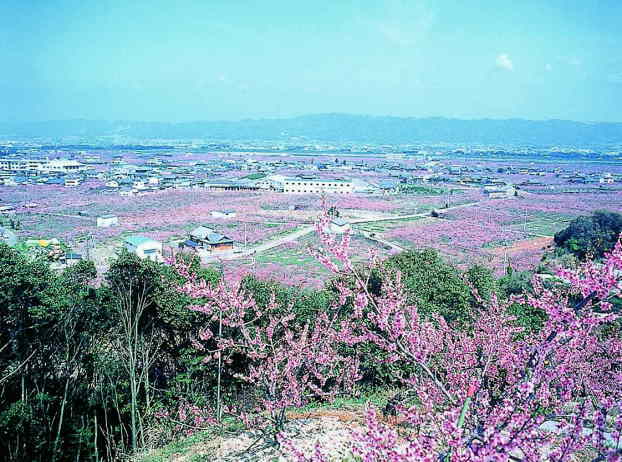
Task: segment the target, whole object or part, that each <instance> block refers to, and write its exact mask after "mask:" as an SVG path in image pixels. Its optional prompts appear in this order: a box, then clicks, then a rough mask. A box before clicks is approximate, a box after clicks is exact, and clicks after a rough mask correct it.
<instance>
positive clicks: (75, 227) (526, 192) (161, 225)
mask: <svg viewBox="0 0 622 462" xmlns="http://www.w3.org/2000/svg"><path fill="white" fill-rule="evenodd" d="M266 158H270V157H269V156H267V157H266ZM188 159H194V158H193V157H192V156H189V157H188V158H186V157H183V158H181V159H179V161H187V160H188ZM194 160H195V161H196V159H194ZM368 160H370V159H369V158H368ZM302 161H303V162H307V161H310V160H305V159H304V158H303V160H302ZM371 162H372V163H373V160H371ZM455 163H456V164H457V165H458V166H460V165H462V164H464V165H466V166H469V165H471V164H468V163H462V164H461V162H460V161H459V160H457V161H455ZM403 164H404V166H405V167H409V168H412V167H414V166H415V164H413V163H412V162H411V161H409V160H405V161H404V162H403ZM500 165H504V166H505V167H507V166H508V165H510V166H511V165H514V166H515V167H516V168H521V165H524V164H520V163H517V162H509V163H507V164H503V163H501V162H497V163H490V164H489V169H494V168H497V167H498V166H500ZM529 165H533V164H532V163H530V164H529ZM568 165H569V166H571V165H572V164H568ZM471 166H472V165H471ZM478 168H481V167H479V164H478ZM550 168H553V166H550ZM586 168H587V167H586ZM587 169H588V170H590V169H592V170H594V171H598V170H599V169H600V170H603V169H607V170H608V171H613V172H618V171H620V166H618V165H611V166H604V167H603V166H602V165H591V166H589V168H587ZM282 173H286V174H289V175H294V174H301V173H304V171H303V170H295V169H291V170H287V169H285V170H284V171H283V172H282ZM249 175H250V177H252V178H254V177H253V174H248V173H243V172H237V171H231V172H229V173H228V176H227V178H230V179H235V178H244V177H249ZM348 175H349V176H350V177H351V178H354V179H357V181H359V180H360V181H367V182H372V183H373V182H374V181H376V182H377V181H379V179H381V178H382V175H381V174H379V173H377V172H368V171H365V172H357V173H356V174H352V173H349V174H348ZM255 176H256V177H257V179H259V178H263V177H264V176H265V175H260V174H256V175H255ZM497 176H498V177H499V179H500V180H502V181H506V182H510V183H520V182H525V181H532V182H533V180H532V178H533V177H532V176H530V175H526V174H516V173H511V174H510V173H498V174H497ZM537 178H538V180H537V182H538V184H539V186H529V187H526V188H523V189H522V190H520V193H519V194H518V195H517V196H515V197H507V198H503V199H490V198H488V197H487V196H486V195H485V194H484V193H483V190H482V188H480V187H475V186H470V185H453V184H452V185H448V184H443V183H441V184H434V185H425V186H421V185H418V186H415V185H411V186H409V187H405V188H403V190H400V191H397V192H396V191H393V192H392V193H379V192H376V193H356V194H352V195H327V196H325V197H323V198H322V197H319V196H318V195H314V194H302V195H288V194H284V193H278V192H272V191H225V192H214V191H210V190H206V189H196V188H192V189H191V188H177V189H167V190H160V191H155V192H150V193H148V194H139V195H135V196H132V197H121V196H119V195H118V194H103V193H102V192H101V190H102V186H103V182H102V181H100V180H96V179H91V180H89V181H87V182H85V183H83V184H82V185H81V186H79V187H77V188H66V187H62V186H50V185H29V186H26V185H21V186H2V187H0V204H12V205H15V206H16V209H17V210H16V214H15V220H17V221H18V222H19V223H18V225H17V229H16V231H15V232H16V234H17V235H18V237H19V238H21V239H51V238H57V239H59V240H60V241H62V242H63V243H65V244H66V245H67V246H68V247H69V248H72V249H73V250H74V251H76V252H81V253H88V254H89V256H90V257H91V258H95V260H96V263H97V267H98V268H100V269H105V267H106V265H107V262H108V260H109V258H110V257H112V256H113V255H114V254H115V252H116V249H118V248H120V247H121V246H122V244H123V240H124V238H126V237H127V236H128V235H130V234H140V235H144V236H147V237H150V238H153V239H156V240H159V241H161V242H162V243H163V244H164V248H165V250H166V249H169V251H171V250H172V249H176V248H177V246H178V242H179V241H183V240H185V239H187V238H188V234H189V232H190V231H191V230H192V229H193V228H195V227H196V226H199V225H204V226H208V227H210V228H212V229H214V230H215V231H217V232H219V233H221V234H224V235H225V236H228V237H229V238H231V239H233V241H234V242H235V246H236V248H238V249H242V250H243V251H245V252H246V253H244V254H243V255H238V256H229V258H225V261H224V262H220V263H218V264H219V265H221V266H222V267H223V269H225V272H226V273H228V274H234V273H236V272H255V273H257V275H258V276H259V277H263V278H276V279H279V280H282V281H283V282H286V283H289V284H295V285H313V286H318V285H321V281H322V280H323V278H324V277H326V271H325V270H324V269H323V268H322V266H321V265H319V264H318V263H317V262H315V260H314V259H313V258H312V257H311V256H310V255H309V252H308V249H307V247H308V246H309V245H314V237H313V235H312V234H304V233H303V235H304V236H303V237H301V238H300V239H293V240H288V239H287V236H288V235H290V234H291V233H294V232H296V231H298V230H304V229H305V228H307V229H308V228H309V227H310V226H312V225H313V223H314V222H315V220H316V219H317V217H318V216H319V214H320V213H321V211H322V208H323V207H326V208H330V207H334V208H335V209H336V210H337V211H338V213H339V217H340V218H342V219H345V220H347V221H351V222H352V223H353V224H352V231H351V233H352V246H353V249H352V250H353V255H355V257H356V259H361V260H362V259H365V258H366V257H367V253H368V252H369V250H372V249H373V250H375V251H377V252H380V253H381V254H383V255H388V253H389V250H387V249H393V250H392V251H396V250H399V249H405V250H407V249H415V248H425V247H431V248H435V249H437V250H438V251H439V252H441V253H442V254H443V255H444V256H445V257H447V258H448V259H450V260H451V261H453V262H454V263H456V264H458V265H469V264H473V263H480V264H484V265H486V266H489V267H491V268H493V269H495V270H496V271H501V270H502V269H503V268H504V266H505V265H507V264H508V263H509V264H512V266H513V267H515V268H517V269H527V268H530V267H532V266H533V265H535V264H537V262H538V261H539V259H540V257H541V255H542V253H543V252H544V250H545V248H546V246H547V245H549V244H550V242H551V238H552V236H553V235H554V234H555V233H556V232H558V231H559V230H561V229H563V228H564V227H565V226H567V224H568V222H569V221H571V220H572V219H573V218H575V217H577V216H579V215H584V214H589V213H590V212H592V211H594V210H599V209H607V210H612V211H622V191H621V190H620V188H619V187H617V186H615V185H612V186H608V187H606V188H602V187H598V188H597V187H593V186H592V187H577V186H574V185H572V184H569V183H568V182H567V180H565V179H563V178H561V177H560V176H559V175H553V174H546V175H545V176H539V177H537ZM568 191H571V192H568ZM26 204H29V205H30V207H28V208H27V207H24V206H25V205H26ZM217 210H229V211H232V212H234V216H231V217H229V218H217V217H214V216H212V213H211V212H214V211H217ZM433 211H435V212H434V216H432V212H433ZM105 214H114V215H117V216H118V218H119V225H118V226H114V227H110V228H98V227H97V226H96V218H97V217H98V216H100V215H105ZM400 217H404V218H400ZM3 219H4V220H5V221H6V220H7V218H6V217H4V218H3ZM280 240H282V242H280ZM271 242H275V243H277V245H276V246H275V247H271V246H268V247H267V248H268V250H265V251H261V252H259V253H257V254H256V255H252V257H251V256H250V255H249V254H248V252H247V251H250V250H252V249H253V248H254V247H255V246H260V245H263V244H269V243H271Z"/></svg>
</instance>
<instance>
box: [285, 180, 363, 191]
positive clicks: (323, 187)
mask: <svg viewBox="0 0 622 462" xmlns="http://www.w3.org/2000/svg"><path fill="white" fill-rule="evenodd" d="M352 190H353V188H352V181H350V180H338V179H334V180H324V179H316V178H313V179H305V178H286V179H285V180H284V181H283V192H285V193H290V194H322V193H327V194H352Z"/></svg>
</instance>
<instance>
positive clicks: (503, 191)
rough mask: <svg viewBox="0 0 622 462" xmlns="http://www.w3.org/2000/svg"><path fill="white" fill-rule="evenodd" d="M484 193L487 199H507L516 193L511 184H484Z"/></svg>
mask: <svg viewBox="0 0 622 462" xmlns="http://www.w3.org/2000/svg"><path fill="white" fill-rule="evenodd" d="M484 194H485V195H486V196H488V198H489V199H507V198H509V197H513V196H514V195H515V194H516V189H515V188H514V187H513V186H509V185H505V186H486V187H484Z"/></svg>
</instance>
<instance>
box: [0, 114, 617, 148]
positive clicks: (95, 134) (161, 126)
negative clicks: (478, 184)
mask: <svg viewBox="0 0 622 462" xmlns="http://www.w3.org/2000/svg"><path fill="white" fill-rule="evenodd" d="M37 138H39V139H48V140H49V139H56V140H61V139H68V138H73V139H75V138H79V139H84V140H87V139H95V138H111V139H126V140H127V139H133V140H147V139H154V140H189V139H203V140H221V141H222V140H239V141H250V140H257V141H286V142H296V143H302V142H305V141H306V142H310V141H320V142H332V143H348V142H352V143H373V144H418V143H441V142H446V143H457V144H462V143H464V144H488V145H490V144H500V145H532V146H605V145H616V144H622V123H605V122H602V123H601V122H599V123H585V122H573V121H568V120H546V121H542V120H523V119H504V120H501V119H478V120H463V119H446V118H442V117H434V118H410V117H409V118H407V117H385V116H364V115H348V114H317V115H307V116H300V117H292V118H287V119H246V120H240V121H235V122H210V121H206V122H183V123H165V122H128V121H115V122H110V121H99V120H63V121H49V122H20V123H15V122H0V139H37Z"/></svg>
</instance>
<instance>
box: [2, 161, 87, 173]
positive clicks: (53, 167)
mask: <svg viewBox="0 0 622 462" xmlns="http://www.w3.org/2000/svg"><path fill="white" fill-rule="evenodd" d="M88 168H89V167H88V166H86V165H84V164H82V163H80V162H78V161H76V160H71V159H52V160H50V159H24V158H3V159H0V170H5V171H6V170H8V171H16V172H41V173H72V172H81V171H83V170H87V169H88Z"/></svg>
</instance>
